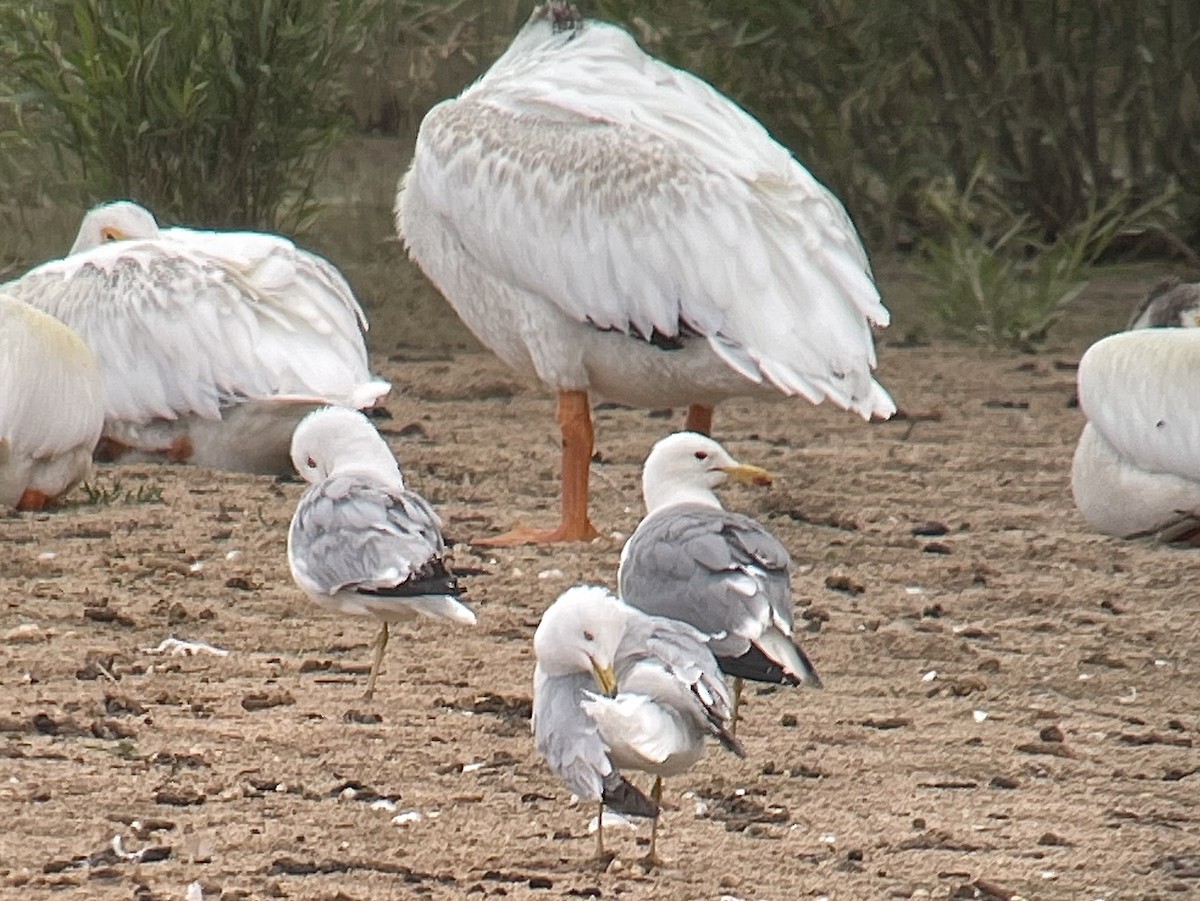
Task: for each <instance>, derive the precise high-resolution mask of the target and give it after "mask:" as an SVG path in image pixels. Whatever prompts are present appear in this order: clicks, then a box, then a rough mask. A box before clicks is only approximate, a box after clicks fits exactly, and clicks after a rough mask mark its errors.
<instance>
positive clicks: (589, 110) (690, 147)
mask: <svg viewBox="0 0 1200 901" xmlns="http://www.w3.org/2000/svg"><path fill="white" fill-rule="evenodd" d="M510 56H511V59H509V57H510ZM403 190H404V191H409V190H418V191H420V192H421V193H422V195H423V199H424V200H425V201H426V202H427V203H428V205H429V207H430V209H431V210H432V215H434V216H436V217H437V219H438V222H439V224H440V226H441V227H442V228H445V229H446V230H448V232H449V233H450V234H452V235H453V236H454V238H455V239H456V241H457V245H458V246H459V247H460V248H461V252H462V254H463V255H464V256H465V257H466V258H468V259H470V260H471V261H472V262H473V264H474V265H476V266H478V267H480V268H481V269H482V270H483V271H485V272H487V273H488V274H489V275H490V276H491V277H493V278H496V279H499V280H501V281H503V282H505V283H507V284H510V285H512V286H514V287H516V288H518V289H521V290H524V291H527V292H530V293H533V294H535V295H538V296H540V297H542V298H544V299H546V300H549V301H552V302H554V303H556V304H557V305H558V306H559V307H560V308H561V309H562V310H563V311H564V312H565V313H566V314H567V315H569V316H570V317H572V318H574V319H575V320H577V321H581V322H590V323H592V324H593V325H595V326H596V327H597V328H600V329H612V330H619V331H622V332H626V333H630V334H636V335H639V336H642V337H644V338H647V339H648V338H651V337H652V336H653V335H654V334H655V333H659V334H661V335H665V336H675V335H678V334H680V333H681V331H682V330H689V331H691V332H695V333H698V334H699V335H702V336H704V337H706V338H707V339H708V341H709V343H710V345H711V346H712V348H713V350H714V351H715V352H716V353H717V354H718V355H719V356H720V357H721V358H722V359H724V360H725V362H726V363H727V364H728V365H730V366H731V367H733V368H734V369H735V370H737V371H739V372H741V373H742V374H744V375H745V376H746V377H747V378H750V379H752V380H755V381H763V380H766V381H768V382H770V383H772V384H774V385H775V386H776V387H778V388H779V389H780V390H782V391H784V392H785V393H788V394H800V395H803V396H806V397H808V398H809V399H811V400H813V401H820V400H822V399H824V398H826V397H828V398H830V399H831V400H832V401H834V402H835V403H837V404H839V405H841V406H844V407H847V408H849V409H853V410H855V411H857V412H859V413H861V414H862V415H864V416H869V415H871V414H877V415H890V413H891V412H893V411H894V405H893V404H892V402H891V399H890V398H889V397H888V396H887V393H886V392H885V391H884V389H883V388H882V387H881V386H880V385H878V384H877V383H876V382H875V381H874V380H873V379H872V377H871V369H872V368H873V366H874V364H875V350H874V343H873V339H872V335H871V328H870V326H871V323H872V322H874V323H878V324H886V323H887V321H888V314H887V311H886V309H885V308H884V307H883V305H882V304H881V302H880V299H879V294H878V291H877V290H876V287H875V284H874V282H873V280H872V277H871V274H870V271H869V266H868V264H867V258H866V254H865V251H864V250H863V247H862V244H861V242H860V241H859V238H858V236H857V234H856V233H855V231H854V228H853V226H852V225H851V223H850V220H849V217H848V216H847V215H846V212H845V209H844V208H843V207H842V205H841V204H840V203H839V201H838V200H837V199H836V198H835V197H834V196H833V195H832V194H831V193H830V192H829V191H828V190H826V189H825V188H824V187H823V186H821V185H820V184H819V183H818V182H817V181H816V180H815V179H814V178H813V177H812V176H811V175H810V174H809V173H808V172H807V171H806V170H805V169H804V168H803V167H802V166H801V165H800V164H799V163H797V162H796V161H795V160H794V159H793V158H792V157H791V156H790V154H789V153H788V152H787V151H786V150H785V149H784V148H783V147H781V146H780V145H778V144H777V143H776V142H774V141H773V140H772V139H771V138H770V136H769V135H768V134H767V132H766V131H765V130H764V129H763V128H762V126H761V125H759V124H758V123H757V122H756V121H755V120H754V119H753V118H752V117H750V116H749V115H748V114H747V113H745V112H744V111H743V110H741V109H740V108H739V107H737V106H736V105H735V104H733V103H732V102H731V101H730V100H728V99H727V98H725V97H723V96H722V95H720V94H719V93H718V92H716V91H715V90H713V89H712V88H711V87H709V86H708V85H707V84H705V83H704V82H702V81H700V80H699V79H697V78H695V77H694V76H691V75H689V74H688V73H686V72H682V71H680V70H677V69H674V68H672V67H670V66H667V65H666V64H664V63H661V62H658V61H656V60H654V59H652V58H650V57H648V56H646V55H645V54H643V53H642V52H641V50H639V49H638V48H637V46H636V44H634V42H633V40H632V38H630V37H629V36H628V35H627V34H625V33H624V32H623V31H621V30H620V29H616V28H613V27H609V26H604V25H599V24H596V23H589V24H588V26H587V27H586V28H585V29H583V30H582V31H580V32H578V34H577V35H576V39H575V40H572V41H569V42H567V43H565V44H562V45H561V46H560V45H559V44H558V43H554V44H552V45H551V46H550V48H549V49H547V50H546V51H545V52H538V51H537V50H536V49H535V51H534V52H532V53H529V54H525V55H521V54H515V55H514V54H509V55H506V57H505V58H502V60H501V61H500V63H498V64H497V65H496V66H495V67H493V69H492V70H490V71H489V72H488V73H487V75H485V77H484V78H482V79H481V80H480V81H479V82H478V83H476V85H474V86H472V87H471V88H469V89H467V90H466V91H465V92H464V93H463V95H462V96H461V97H460V98H459V99H458V100H455V101H448V102H446V103H443V104H441V105H439V106H437V107H435V108H434V109H433V110H431V111H430V113H429V114H428V115H427V116H426V118H425V121H424V122H423V123H422V126H421V130H420V134H419V136H418V140H417V150H416V153H415V156H414V159H413V165H412V169H411V170H410V172H409V174H408V176H407V178H406V182H405V186H404V188H403ZM399 206H400V208H401V210H402V206H403V204H400V205H399ZM401 218H402V217H401ZM398 224H399V227H400V229H401V232H402V234H407V232H408V230H409V229H415V228H421V227H423V226H422V224H421V223H407V222H404V221H400V222H399V223H398ZM547 248H552V249H553V250H552V251H548V250H547Z"/></svg>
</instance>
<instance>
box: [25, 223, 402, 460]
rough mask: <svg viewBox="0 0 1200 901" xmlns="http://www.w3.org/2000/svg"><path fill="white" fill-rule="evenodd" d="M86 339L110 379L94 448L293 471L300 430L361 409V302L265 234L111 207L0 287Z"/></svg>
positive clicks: (309, 257) (382, 388) (367, 385)
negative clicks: (62, 250) (54, 253)
mask: <svg viewBox="0 0 1200 901" xmlns="http://www.w3.org/2000/svg"><path fill="white" fill-rule="evenodd" d="M4 289H5V290H7V291H9V292H10V293H12V294H14V295H16V296H18V297H20V298H22V299H24V300H26V301H28V302H29V303H31V304H33V305H34V306H37V307H38V308H40V309H42V310H45V311H46V312H48V313H50V314H52V315H54V316H56V317H58V318H59V319H61V320H62V321H63V322H65V323H66V324H67V325H69V326H70V327H71V328H73V329H74V330H75V331H76V332H78V333H79V335H80V336H81V337H82V338H83V339H84V340H85V341H86V342H87V343H88V345H89V346H90V347H91V348H92V350H93V351H94V352H95V354H96V357H97V359H98V360H99V363H100V369H101V373H102V375H103V379H104V397H105V413H106V416H105V425H104V437H103V440H102V441H101V450H100V453H99V455H100V456H106V457H109V458H121V459H126V460H133V459H146V458H151V459H154V458H159V459H161V458H163V457H165V458H167V459H169V460H173V461H177V462H190V463H195V464H198V465H201V466H212V467H216V468H220V469H230V470H240V471H245V472H262V473H274V474H279V475H285V474H289V473H290V472H291V471H292V470H291V462H290V459H289V456H288V447H289V444H290V442H291V437H292V432H293V431H294V429H295V427H296V423H297V422H298V421H299V420H300V419H301V418H302V417H303V416H304V414H306V413H308V412H310V411H311V410H313V409H315V408H316V407H319V406H324V405H326V404H330V403H334V404H341V405H345V406H352V407H366V406H370V405H371V404H373V403H375V402H376V401H377V400H378V399H379V398H380V397H382V396H383V395H384V394H386V393H387V391H388V390H389V387H390V386H389V385H388V384H387V383H386V382H382V381H379V380H378V379H374V378H372V376H371V374H370V371H369V368H368V361H367V351H366V346H365V344H364V342H363V331H364V330H365V329H366V327H367V323H366V318H365V316H364V315H363V312H362V309H361V308H360V307H359V305H358V302H357V301H356V300H355V298H354V295H353V293H352V292H351V290H350V286H349V285H348V284H347V283H346V280H345V279H344V278H342V276H341V274H340V273H339V272H338V271H337V270H336V269H335V268H334V267H333V266H332V265H331V264H330V263H328V262H327V261H326V260H323V259H321V258H320V257H318V256H315V255H313V254H311V253H308V252H307V251H303V250H300V249H298V248H297V247H296V246H295V245H294V244H292V242H291V241H289V240H287V239H286V238H282V237H279V236H277V235H268V234H262V233H259V232H206V231H196V230H192V229H181V228H170V229H163V230H161V231H160V230H159V228H158V224H157V223H156V222H155V219H154V217H153V216H152V215H151V214H150V213H149V211H147V210H145V209H143V208H142V207H139V206H137V205H136V204H132V203H129V202H127V201H120V202H116V203H109V204H104V205H102V206H99V207H97V208H95V209H93V210H92V211H90V212H89V213H88V214H87V215H86V216H85V217H84V219H83V223H82V224H81V226H80V229H79V236H78V237H77V238H76V240H75V244H74V246H73V247H72V248H71V253H70V254H69V255H68V256H66V257H65V258H63V259H61V260H53V261H51V262H48V263H44V264H42V265H41V266H39V267H37V268H35V269H33V270H32V271H31V272H29V273H27V274H26V275H24V276H22V277H21V278H20V279H18V280H17V281H14V282H10V283H9V284H8V285H6V286H4Z"/></svg>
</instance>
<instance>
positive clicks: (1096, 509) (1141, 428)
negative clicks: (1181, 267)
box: [1071, 328, 1200, 538]
mask: <svg viewBox="0 0 1200 901" xmlns="http://www.w3.org/2000/svg"><path fill="white" fill-rule="evenodd" d="M1078 384H1079V406H1080V408H1081V409H1082V410H1083V412H1084V414H1085V415H1086V416H1087V420H1088V421H1087V423H1086V424H1085V425H1084V427H1083V434H1082V435H1080V437H1079V445H1078V446H1077V447H1076V449H1075V457H1074V459H1073V460H1072V463H1071V490H1072V493H1073V494H1074V496H1075V505H1076V506H1077V507H1078V508H1079V512H1080V513H1082V514H1083V517H1084V519H1086V520H1087V521H1088V522H1089V523H1090V524H1091V525H1092V526H1093V527H1094V528H1096V529H1097V530H1099V531H1101V532H1104V533H1105V534H1108V535H1116V536H1119V537H1124V538H1132V537H1135V536H1139V535H1147V534H1153V533H1163V537H1165V538H1175V537H1179V536H1180V535H1182V534H1185V533H1187V532H1191V531H1194V529H1195V526H1196V524H1197V522H1198V518H1200V392H1197V390H1196V386H1197V385H1198V384H1200V329H1195V328H1141V329H1137V330H1135V331H1128V332H1119V333H1118V334H1115V335H1109V336H1108V337H1107V338H1103V339H1102V340H1100V341H1097V342H1096V343H1095V344H1093V345H1092V346H1091V347H1090V348H1088V351H1087V353H1085V354H1084V355H1083V359H1082V360H1081V361H1080V363H1079V374H1078Z"/></svg>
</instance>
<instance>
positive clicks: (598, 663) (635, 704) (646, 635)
mask: <svg viewBox="0 0 1200 901" xmlns="http://www.w3.org/2000/svg"><path fill="white" fill-rule="evenodd" d="M533 649H534V653H535V655H536V656H537V665H536V666H535V668H534V673H533V732H534V738H535V741H536V744H537V750H538V753H539V754H541V756H542V757H543V758H545V760H546V762H547V763H548V764H549V765H550V769H552V770H553V771H554V773H555V774H556V775H557V776H558V777H559V778H560V779H561V780H562V781H563V783H564V784H565V785H566V786H567V788H569V789H570V790H571V791H572V792H574V793H575V794H576V795H577V796H578V797H580V798H581V799H583V800H585V801H595V802H597V803H598V804H599V807H600V821H599V824H598V828H597V832H596V834H597V852H598V853H599V854H600V855H603V854H604V830H603V820H604V807H605V805H608V806H609V807H611V808H612V809H613V810H616V811H619V812H621V813H626V814H629V815H631V816H640V817H646V816H648V817H653V818H654V826H653V829H652V831H651V835H650V855H649V858H648V860H649V862H651V863H654V862H655V861H656V857H655V844H656V841H657V836H658V813H659V807H660V802H661V800H662V780H663V778H664V777H667V776H676V775H678V774H680V773H683V772H686V771H687V770H689V769H691V767H692V766H693V765H694V764H695V763H696V761H697V760H699V759H700V756H701V755H702V754H703V753H704V739H705V738H706V737H707V736H712V737H714V738H716V739H717V740H718V741H720V742H721V744H722V745H724V746H725V747H726V748H727V749H728V750H730V751H732V752H733V753H734V754H736V755H737V756H739V757H742V756H744V754H745V752H744V751H743V749H742V746H741V745H740V744H739V743H738V741H737V739H736V738H735V737H734V736H733V735H732V734H731V733H730V732H729V728H728V726H729V722H730V713H731V710H730V698H729V693H728V689H727V688H726V686H725V681H724V679H722V677H721V672H720V670H719V669H717V664H716V661H715V660H713V656H712V654H711V653H710V652H709V650H708V648H707V647H706V646H705V643H704V636H703V635H701V634H699V633H698V632H696V630H694V629H692V628H691V627H690V626H687V625H686V624H684V623H679V622H676V621H674V620H669V619H663V618H661V617H656V616H647V615H645V614H644V613H641V612H640V611H638V610H635V609H634V608H632V607H630V606H628V605H627V604H625V603H623V602H622V601H621V600H620V599H619V598H617V597H615V596H614V595H612V594H611V593H610V592H609V591H607V590H606V589H604V588H598V587H594V586H584V585H581V586H576V587H574V588H570V589H568V590H567V591H565V592H564V593H563V594H562V595H561V596H560V597H559V598H558V600H556V601H555V602H554V603H553V604H551V605H550V606H549V607H548V608H547V609H546V612H545V613H544V614H543V615H542V621H541V623H539V624H538V627H537V631H536V632H535V633H534V636H533ZM621 768H625V769H634V770H642V771H643V772H647V773H653V774H654V788H653V789H652V791H651V794H650V798H649V799H648V798H647V797H646V796H645V795H644V794H642V792H640V791H639V790H638V789H636V788H635V787H634V786H633V785H632V784H631V783H630V782H628V781H627V780H626V779H625V777H624V776H622V775H621V772H620V770H621Z"/></svg>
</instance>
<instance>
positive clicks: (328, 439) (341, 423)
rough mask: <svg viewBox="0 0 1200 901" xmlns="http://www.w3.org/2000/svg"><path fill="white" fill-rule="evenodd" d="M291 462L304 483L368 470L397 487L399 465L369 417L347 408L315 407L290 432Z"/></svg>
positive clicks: (399, 483)
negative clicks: (293, 430) (315, 408)
mask: <svg viewBox="0 0 1200 901" xmlns="http://www.w3.org/2000/svg"><path fill="white" fill-rule="evenodd" d="M292 465H293V466H295V467H296V472H298V473H300V476H301V478H303V479H304V480H305V481H306V482H312V483H314V484H315V483H317V482H320V481H322V480H323V479H327V478H328V477H329V476H331V475H340V474H342V473H345V472H362V473H370V474H371V475H374V476H377V477H378V478H379V479H380V480H381V481H383V482H386V483H388V484H390V485H395V486H396V487H401V486H403V484H404V480H403V477H402V476H401V475H400V465H399V464H398V463H397V462H396V458H395V457H394V456H393V455H392V451H391V449H390V448H389V447H388V446H387V442H386V441H384V440H383V438H382V437H381V436H380V434H379V432H377V431H376V430H375V426H373V425H371V420H369V419H367V417H366V416H364V415H363V414H362V413H359V412H358V411H357V410H351V409H348V408H346V407H322V408H321V409H319V410H314V411H313V412H311V413H309V414H308V415H307V416H305V417H304V418H303V419H301V420H300V424H299V425H298V426H296V431H295V432H293V433H292Z"/></svg>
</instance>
